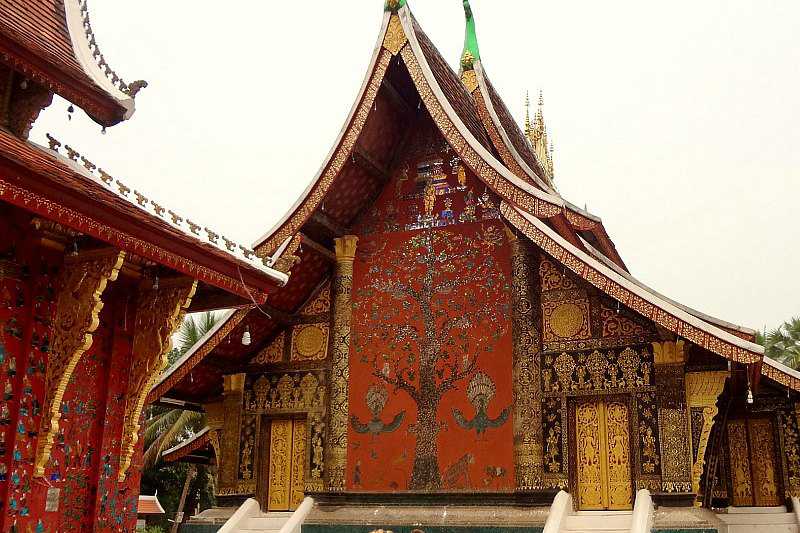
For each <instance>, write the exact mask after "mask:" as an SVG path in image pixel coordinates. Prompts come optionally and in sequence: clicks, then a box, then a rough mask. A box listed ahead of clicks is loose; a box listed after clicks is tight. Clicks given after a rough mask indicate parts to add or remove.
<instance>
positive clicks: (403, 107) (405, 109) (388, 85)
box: [382, 78, 417, 117]
mask: <svg viewBox="0 0 800 533" xmlns="http://www.w3.org/2000/svg"><path fill="white" fill-rule="evenodd" d="M382 87H383V90H384V93H385V94H386V96H387V97H388V98H389V100H391V101H392V103H393V104H395V105H396V106H397V107H399V108H400V111H401V113H403V114H405V115H410V116H412V117H413V116H415V115H416V114H417V110H416V109H414V108H413V107H412V106H411V104H409V103H408V101H407V100H406V99H405V98H403V95H401V94H400V91H398V90H397V89H396V88H395V86H394V85H392V82H390V81H389V78H384V79H383V84H382Z"/></svg>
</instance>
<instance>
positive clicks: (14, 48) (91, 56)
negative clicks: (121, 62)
mask: <svg viewBox="0 0 800 533" xmlns="http://www.w3.org/2000/svg"><path fill="white" fill-rule="evenodd" d="M0 59H1V60H2V61H3V62H5V63H6V64H8V65H9V66H11V67H12V68H14V69H15V70H18V71H21V72H22V73H23V75H25V76H27V77H28V78H29V79H31V80H34V81H36V82H37V83H41V84H42V85H44V86H46V87H47V88H49V89H50V90H51V91H52V92H54V93H57V94H59V95H61V96H62V97H64V98H65V99H67V100H69V101H71V102H72V103H74V104H76V105H78V106H80V107H81V108H82V109H83V110H84V111H86V113H87V114H89V116H91V117H92V118H93V119H94V120H95V121H97V122H98V123H100V124H102V125H103V126H111V125H113V124H116V123H118V122H120V121H122V120H126V119H128V118H130V116H131V115H132V114H133V112H134V107H135V106H134V97H135V95H136V93H137V91H138V90H139V89H140V88H142V87H143V86H145V85H146V84H145V83H144V82H141V81H137V82H133V83H130V84H128V83H126V82H125V81H124V80H122V79H121V78H120V77H119V75H117V73H116V72H114V70H112V69H111V67H110V66H109V64H108V62H107V60H106V58H105V57H104V56H103V54H102V53H101V52H100V48H99V46H98V44H97V39H96V38H95V35H94V33H93V31H92V26H91V22H90V21H89V11H88V6H87V4H86V0H0Z"/></svg>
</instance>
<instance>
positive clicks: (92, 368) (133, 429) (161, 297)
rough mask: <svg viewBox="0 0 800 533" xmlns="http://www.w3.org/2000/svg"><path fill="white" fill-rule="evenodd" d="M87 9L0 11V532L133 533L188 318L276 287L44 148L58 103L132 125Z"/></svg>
mask: <svg viewBox="0 0 800 533" xmlns="http://www.w3.org/2000/svg"><path fill="white" fill-rule="evenodd" d="M88 16H89V15H88V10H87V7H86V3H85V2H84V1H82V0H81V1H79V0H63V1H62V0H58V1H56V0H25V1H22V0H20V1H13V2H2V3H0V102H1V104H0V389H2V391H3V392H2V397H0V511H1V512H0V531H4V532H7V531H24V532H31V533H32V532H36V533H45V532H51V533H55V532H64V531H95V532H111V531H115V532H116V531H133V530H134V527H135V524H136V519H137V505H138V500H139V480H140V476H141V456H142V438H141V434H142V425H143V423H142V410H143V407H144V405H145V401H146V399H147V396H148V394H149V392H150V389H151V388H152V386H153V384H154V383H155V381H156V380H157V379H158V377H159V376H160V374H161V372H162V370H163V369H164V366H165V365H166V356H167V352H168V351H169V350H170V345H171V336H172V334H173V332H174V331H175V329H176V328H177V327H178V326H179V324H180V322H181V320H182V318H183V316H184V315H185V314H186V313H187V312H194V311H202V310H215V309H220V308H228V307H231V306H237V307H242V308H246V307H247V306H248V305H249V306H252V305H255V304H258V303H263V302H265V301H266V299H267V295H268V294H269V293H270V292H271V291H273V290H275V289H276V288H277V287H279V286H281V285H283V284H285V282H286V281H287V277H286V275H285V274H283V273H281V272H278V271H276V270H274V269H271V268H269V267H267V266H265V265H264V263H263V261H261V260H259V259H256V258H255V257H254V253H253V252H252V250H250V249H248V248H246V247H240V246H239V245H238V244H236V243H233V242H231V241H229V240H227V239H225V238H224V237H222V236H220V235H218V234H216V233H215V232H213V231H212V230H210V229H208V228H202V233H201V227H200V226H199V225H197V224H195V223H194V222H191V220H187V219H185V218H184V217H183V216H180V215H178V214H176V213H174V212H173V211H170V210H168V208H166V207H163V206H162V205H160V204H159V203H157V202H156V201H155V200H152V199H150V198H148V197H147V196H145V195H144V194H143V193H142V192H141V191H139V190H133V189H132V188H131V187H128V186H127V185H125V183H124V182H123V181H122V180H121V179H120V178H119V177H118V176H116V175H112V174H110V173H109V172H106V171H105V170H102V169H101V168H98V166H97V165H96V164H95V163H93V162H92V161H91V160H89V158H88V156H87V155H84V154H81V153H79V152H78V151H77V150H76V149H75V148H73V147H72V146H69V145H68V144H62V142H61V141H59V140H58V139H56V138H55V137H54V136H52V135H48V139H49V143H48V146H40V145H38V144H36V143H33V142H31V141H29V140H28V133H29V131H30V129H31V127H32V125H33V123H34V122H35V120H36V117H37V116H38V114H39V112H40V111H41V110H42V109H44V108H45V107H47V106H48V105H49V104H50V103H51V101H52V99H53V97H54V95H55V94H58V95H60V96H61V97H63V98H65V99H66V100H68V101H69V102H70V104H69V105H70V107H69V109H70V113H73V112H74V111H75V107H79V108H80V109H82V110H83V111H84V112H86V114H87V115H88V116H89V117H90V118H92V119H93V120H94V121H95V122H97V123H98V125H99V126H102V127H111V126H113V125H115V124H117V123H119V122H121V121H123V120H127V119H129V118H131V116H132V114H133V112H134V108H135V105H134V104H135V102H134V97H135V96H136V93H137V92H138V91H139V89H141V88H143V87H144V86H145V85H146V84H145V83H144V82H141V81H138V82H131V83H126V82H124V81H123V80H122V79H121V78H120V77H119V75H117V74H116V72H114V71H113V70H111V68H110V67H109V66H108V62H107V60H106V58H105V57H104V56H103V55H102V54H101V53H100V50H99V47H98V45H97V41H96V39H95V37H94V35H93V33H92V30H91V24H90V22H89V18H88Z"/></svg>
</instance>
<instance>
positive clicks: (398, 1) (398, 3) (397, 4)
mask: <svg viewBox="0 0 800 533" xmlns="http://www.w3.org/2000/svg"><path fill="white" fill-rule="evenodd" d="M406 2H407V0H386V3H384V5H383V10H384V11H391V12H392V13H397V11H398V10H399V9H400V8H401V7H403V6H405V5H406Z"/></svg>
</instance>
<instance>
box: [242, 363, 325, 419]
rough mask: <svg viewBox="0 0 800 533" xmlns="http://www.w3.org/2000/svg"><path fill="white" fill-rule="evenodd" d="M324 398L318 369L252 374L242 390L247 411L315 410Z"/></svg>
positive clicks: (323, 383) (321, 377)
mask: <svg viewBox="0 0 800 533" xmlns="http://www.w3.org/2000/svg"><path fill="white" fill-rule="evenodd" d="M324 401H325V381H324V378H323V375H322V372H321V371H308V372H288V373H282V374H251V375H249V376H248V377H247V381H246V384H245V390H244V410H245V412H248V413H261V414H270V415H272V414H285V413H298V412H308V411H316V410H319V409H320V408H321V406H322V405H323V402H324Z"/></svg>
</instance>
